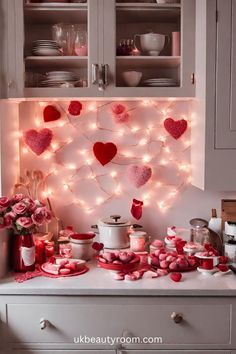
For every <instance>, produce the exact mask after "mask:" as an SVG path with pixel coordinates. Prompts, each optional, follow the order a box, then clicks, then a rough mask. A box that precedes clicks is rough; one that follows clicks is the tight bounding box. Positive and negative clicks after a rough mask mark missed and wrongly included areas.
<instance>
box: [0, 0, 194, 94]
mask: <svg viewBox="0 0 236 354" xmlns="http://www.w3.org/2000/svg"><path fill="white" fill-rule="evenodd" d="M2 1H3V2H5V4H6V6H7V7H8V22H9V23H10V24H11V26H12V27H10V26H9V28H8V33H7V38H8V42H7V43H8V47H9V48H8V52H9V53H10V54H11V56H10V57H9V60H10V62H9V63H8V70H7V74H6V76H7V83H8V92H7V95H8V97H26V98H27V97H42V98H47V97H101V96H102V97H128V98H129V97H131V98H132V97H134V98H136V97H155V98H156V97H193V96H194V94H195V85H194V72H195V60H194V59H195V53H194V49H195V46H194V33H195V1H194V0H181V1H179V0H176V2H173V1H170V0H168V1H166V2H163V1H159V0H157V1H156V0H143V2H140V1H128V0H127V2H123V1H122V2H121V1H115V0H87V1H86V0H84V1H82V0H80V1H78V0H74V1H70V2H69V1H66V0H64V1H59V0H58V1H57V2H56V1H54V2H51V3H50V2H49V1H45V0H44V1H42V2H39V3H37V2H35V1H29V0H25V1H23V0H2ZM170 2H171V3H170ZM53 41H54V42H53Z"/></svg>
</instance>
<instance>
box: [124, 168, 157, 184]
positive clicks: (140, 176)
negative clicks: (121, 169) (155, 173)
mask: <svg viewBox="0 0 236 354" xmlns="http://www.w3.org/2000/svg"><path fill="white" fill-rule="evenodd" d="M151 176H152V169H151V167H149V166H146V165H143V166H137V165H131V166H129V167H128V168H127V177H128V179H129V180H130V182H131V183H132V184H133V185H134V186H135V187H136V188H140V187H142V186H143V185H144V184H146V183H147V182H148V181H149V179H150V178H151Z"/></svg>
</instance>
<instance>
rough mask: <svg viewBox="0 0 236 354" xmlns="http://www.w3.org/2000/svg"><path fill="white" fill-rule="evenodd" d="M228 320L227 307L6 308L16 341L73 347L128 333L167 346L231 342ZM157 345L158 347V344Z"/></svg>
mask: <svg viewBox="0 0 236 354" xmlns="http://www.w3.org/2000/svg"><path fill="white" fill-rule="evenodd" d="M183 303H184V302H183ZM173 312H175V313H180V314H182V316H183V320H182V322H181V323H175V322H174V320H173V319H172V318H171V315H172V313H173ZM42 318H43V319H45V320H47V321H48V325H47V326H46V328H45V329H43V330H41V329H40V320H41V319H42ZM230 320H231V308H230V305H227V304H225V305H208V304H205V305H196V304H192V305H190V304H189V303H188V305H183V304H181V305H180V304H178V305H171V304H170V305H153V304H152V305H148V304H145V305H140V306H138V305H128V304H127V305H123V304H122V305H121V304H114V305H106V304H105V305H87V304H86V305H85V304H84V305H82V304H78V305H77V304H71V305H69V304H37V305H36V304H28V305H27V304H9V305H8V329H9V337H10V341H11V342H12V343H14V342H19V341H20V342H22V343H24V342H25V343H62V342H64V343H73V341H74V338H78V337H79V336H88V337H107V336H110V337H122V336H124V335H126V336H128V337H133V336H135V337H139V338H143V337H148V338H149V337H157V339H159V338H161V342H162V344H164V345H166V344H182V345H184V344H190V345H191V344H192V345H195V344H198V345H200V344H212V345H214V344H229V343H230V332H231V328H230V323H231V322H230ZM148 343H149V342H148ZM83 344H84V343H83ZM157 345H160V340H159V342H158V343H157ZM108 346H109V345H108ZM147 346H148V347H149V344H147ZM88 348H89V344H88Z"/></svg>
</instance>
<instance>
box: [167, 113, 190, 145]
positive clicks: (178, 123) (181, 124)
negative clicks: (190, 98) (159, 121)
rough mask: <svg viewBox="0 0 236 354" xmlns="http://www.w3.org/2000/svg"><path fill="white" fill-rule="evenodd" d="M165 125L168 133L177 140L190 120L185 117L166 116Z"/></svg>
mask: <svg viewBox="0 0 236 354" xmlns="http://www.w3.org/2000/svg"><path fill="white" fill-rule="evenodd" d="M164 127H165V129H166V130H167V131H168V133H169V134H170V135H171V136H172V137H173V138H174V139H176V140H177V139H179V138H180V137H181V135H183V134H184V132H185V131H186V129H187V128H188V122H187V121H186V120H185V119H181V120H174V119H172V118H166V119H165V121H164Z"/></svg>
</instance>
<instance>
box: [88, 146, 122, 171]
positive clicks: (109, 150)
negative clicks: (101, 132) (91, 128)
mask: <svg viewBox="0 0 236 354" xmlns="http://www.w3.org/2000/svg"><path fill="white" fill-rule="evenodd" d="M93 153H94V156H95V157H96V159H97V160H98V161H99V162H100V163H101V164H102V165H103V166H105V165H106V164H107V163H108V162H110V161H111V160H112V159H113V158H114V157H115V156H116V154H117V147H116V145H115V144H113V143H102V142H97V143H95V144H94V145H93Z"/></svg>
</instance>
